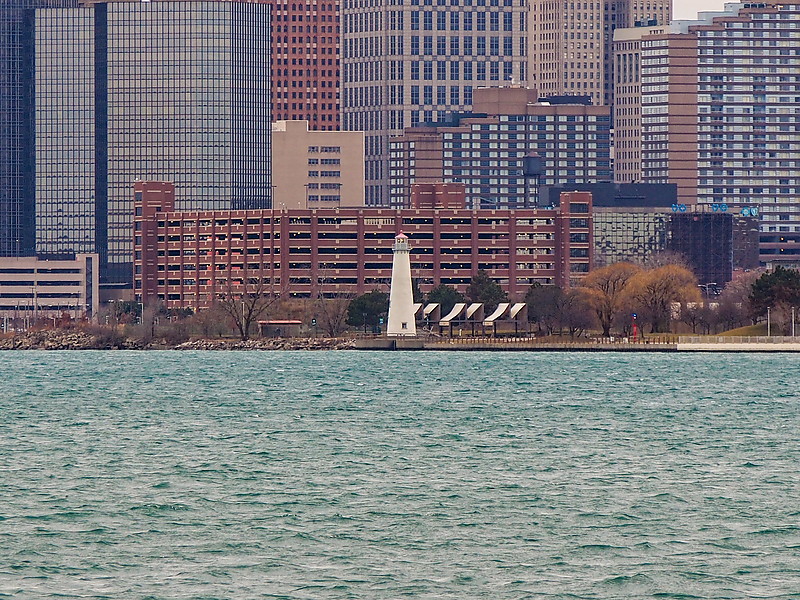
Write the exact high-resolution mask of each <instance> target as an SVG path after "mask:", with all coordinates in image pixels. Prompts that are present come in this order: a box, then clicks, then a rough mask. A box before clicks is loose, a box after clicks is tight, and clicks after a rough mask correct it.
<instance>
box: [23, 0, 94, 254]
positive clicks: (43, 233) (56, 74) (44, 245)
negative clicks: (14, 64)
mask: <svg viewBox="0 0 800 600" xmlns="http://www.w3.org/2000/svg"><path fill="white" fill-rule="evenodd" d="M94 34H95V28H94V11H93V10H88V9H83V8H75V9H71V10H63V9H59V8H44V9H39V10H37V11H36V27H35V42H36V55H35V61H34V62H35V67H34V72H35V81H36V103H35V108H34V115H35V125H36V127H35V129H36V145H35V146H36V147H35V153H34V156H35V160H36V249H37V251H38V252H39V253H48V254H49V253H54V254H61V253H69V252H76V253H81V254H88V253H93V252H98V251H99V248H100V247H101V246H102V245H103V243H102V242H103V240H104V238H105V232H104V231H103V230H102V224H103V223H104V219H103V218H102V217H100V218H98V215H97V213H98V210H96V208H97V207H95V205H94V200H95V198H96V194H95V178H96V175H97V166H96V164H95V153H96V144H95V85H94ZM101 208H102V207H101ZM98 229H99V230H100V231H98Z"/></svg>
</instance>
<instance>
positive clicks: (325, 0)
mask: <svg viewBox="0 0 800 600" xmlns="http://www.w3.org/2000/svg"><path fill="white" fill-rule="evenodd" d="M262 1H265V2H268V3H269V4H270V5H271V6H272V44H271V45H272V48H271V65H272V67H271V70H272V75H271V79H272V119H273V120H275V121H280V120H292V121H297V120H305V121H308V123H309V127H310V128H311V129H314V130H326V131H331V130H337V129H339V114H340V101H339V93H340V92H339V88H340V84H339V81H340V77H339V73H340V71H339V6H340V3H339V1H338V0H301V1H300V2H297V1H296V0H292V1H291V2H290V1H289V0H262Z"/></svg>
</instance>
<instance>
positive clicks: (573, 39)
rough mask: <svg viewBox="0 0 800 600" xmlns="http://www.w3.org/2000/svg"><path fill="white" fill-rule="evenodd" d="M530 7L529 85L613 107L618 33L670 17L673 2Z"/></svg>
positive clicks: (537, 0)
mask: <svg viewBox="0 0 800 600" xmlns="http://www.w3.org/2000/svg"><path fill="white" fill-rule="evenodd" d="M529 9H530V13H529V17H528V33H529V37H530V43H529V50H530V54H529V56H528V64H529V71H530V74H531V77H530V80H529V81H528V85H530V86H531V87H536V88H538V89H539V92H540V93H541V94H543V95H546V96H551V95H566V94H570V95H587V96H591V98H592V102H593V103H594V104H612V103H613V87H612V85H611V81H612V73H613V62H612V56H613V51H612V44H613V39H614V30H615V29H616V28H618V27H632V26H633V25H635V24H649V25H656V24H664V23H668V22H669V21H670V19H671V18H672V2H671V0H648V1H647V2H644V1H641V2H639V1H638V0H603V1H590V2H576V1H574V0H569V1H566V0H565V1H560V2H556V1H554V0H531V1H530V4H529Z"/></svg>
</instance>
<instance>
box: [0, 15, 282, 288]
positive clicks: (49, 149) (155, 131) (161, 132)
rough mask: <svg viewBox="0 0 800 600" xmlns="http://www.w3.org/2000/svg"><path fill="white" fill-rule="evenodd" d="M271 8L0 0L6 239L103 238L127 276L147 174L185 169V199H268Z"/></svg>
mask: <svg viewBox="0 0 800 600" xmlns="http://www.w3.org/2000/svg"><path fill="white" fill-rule="evenodd" d="M15 6H16V5H15ZM269 11H270V7H269V5H267V4H263V3H250V2H222V1H171V2H169V1H165V2H160V1H153V2H146V3H143V2H110V3H95V4H92V5H89V6H79V5H78V4H77V0H64V1H60V0H41V1H40V2H38V3H36V7H35V9H34V4H33V3H32V2H31V3H27V4H25V6H24V7H22V8H16V9H15V10H14V11H12V10H11V9H9V8H3V9H0V17H1V18H2V23H0V46H2V48H0V59H2V60H1V61H0V62H1V63H2V64H0V69H3V71H2V73H0V76H2V79H1V80H0V82H2V83H1V85H2V86H3V89H2V90H0V91H1V92H2V94H0V107H1V110H2V124H1V125H0V127H1V129H0V135H2V146H1V147H0V151H1V152H2V153H3V156H2V158H3V160H2V165H0V168H1V169H2V171H0V176H1V177H2V187H0V194H2V196H0V221H2V222H0V253H4V254H7V255H8V254H10V255H15V254H24V253H28V254H30V253H33V252H34V251H36V252H48V253H53V252H57V253H58V252H68V251H74V252H97V253H98V254H99V255H100V263H101V273H102V278H103V281H104V282H105V283H129V282H131V281H132V263H133V245H132V239H131V231H132V229H133V201H132V192H131V190H132V185H133V183H134V181H136V180H137V179H158V180H168V181H173V182H175V184H176V187H177V190H178V192H177V196H178V199H179V205H180V206H181V207H182V209H185V210H201V209H205V210H211V209H227V208H241V209H244V208H269V207H270V193H271V180H270V137H271V131H270V123H271V118H270V94H269V91H270V62H269V61H270V51H269V39H270V37H269V36H270V23H269V15H270V12H269ZM12 16H13V17H14V19H16V20H14V19H12V18H11V17H12ZM12 26H13V27H12ZM7 58H8V60H6V59H7ZM12 58H13V59H14V60H11V59H12ZM14 61H16V62H14ZM7 92H8V93H7ZM34 234H35V236H34Z"/></svg>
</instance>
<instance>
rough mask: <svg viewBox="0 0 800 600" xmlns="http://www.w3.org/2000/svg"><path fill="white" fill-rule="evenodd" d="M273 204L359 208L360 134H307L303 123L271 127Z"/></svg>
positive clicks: (361, 187)
mask: <svg viewBox="0 0 800 600" xmlns="http://www.w3.org/2000/svg"><path fill="white" fill-rule="evenodd" d="M272 151H273V153H272V191H273V205H274V206H275V208H280V209H288V210H292V209H297V208H301V209H305V208H338V207H341V206H364V133H363V132H362V131H311V130H310V129H309V124H308V121H277V122H275V123H273V124H272Z"/></svg>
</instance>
